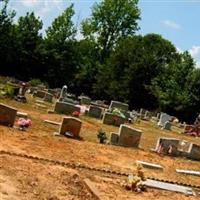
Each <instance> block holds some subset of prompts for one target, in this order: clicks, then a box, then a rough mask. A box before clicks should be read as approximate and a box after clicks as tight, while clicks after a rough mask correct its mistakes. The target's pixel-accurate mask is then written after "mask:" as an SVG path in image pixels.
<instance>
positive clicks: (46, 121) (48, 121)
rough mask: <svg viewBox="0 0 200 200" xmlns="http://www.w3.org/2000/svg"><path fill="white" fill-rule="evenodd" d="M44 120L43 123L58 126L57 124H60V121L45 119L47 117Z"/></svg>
mask: <svg viewBox="0 0 200 200" xmlns="http://www.w3.org/2000/svg"><path fill="white" fill-rule="evenodd" d="M44 122H45V123H48V124H53V125H58V126H59V125H61V123H60V122H56V121H51V120H47V119H46V120H44Z"/></svg>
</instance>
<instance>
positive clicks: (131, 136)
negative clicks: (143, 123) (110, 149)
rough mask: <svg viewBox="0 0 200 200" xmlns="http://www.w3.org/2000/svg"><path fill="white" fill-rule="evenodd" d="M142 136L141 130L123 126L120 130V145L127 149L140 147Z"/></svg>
mask: <svg viewBox="0 0 200 200" xmlns="http://www.w3.org/2000/svg"><path fill="white" fill-rule="evenodd" d="M141 135H142V131H141V130H138V129H135V128H132V127H130V126H126V125H121V126H120V129H119V145H121V146H126V147H138V146H139V144H140V138H141Z"/></svg>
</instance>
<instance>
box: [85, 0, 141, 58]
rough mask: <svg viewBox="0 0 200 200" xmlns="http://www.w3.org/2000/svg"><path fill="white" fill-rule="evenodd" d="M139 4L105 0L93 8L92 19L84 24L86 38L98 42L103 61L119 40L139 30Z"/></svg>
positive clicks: (130, 0) (119, 0) (125, 0)
mask: <svg viewBox="0 0 200 200" xmlns="http://www.w3.org/2000/svg"><path fill="white" fill-rule="evenodd" d="M137 4H138V0H103V1H102V2H100V3H99V4H97V3H96V4H95V5H94V6H93V8H92V15H91V17H90V18H88V19H86V20H84V21H83V22H82V33H83V35H84V37H85V38H90V39H93V40H96V41H97V43H98V45H99V47H100V49H102V59H103V60H104V57H108V55H109V52H110V50H111V49H112V48H113V47H114V46H115V44H116V42H117V41H118V40H119V39H121V38H125V37H127V36H130V35H133V34H134V33H135V32H136V31H137V30H138V24H137V20H138V19H140V11H139V9H138V7H137Z"/></svg>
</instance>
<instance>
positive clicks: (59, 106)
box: [54, 101, 128, 126]
mask: <svg viewBox="0 0 200 200" xmlns="http://www.w3.org/2000/svg"><path fill="white" fill-rule="evenodd" d="M116 107H117V108H120V110H122V111H123V112H124V113H126V114H125V116H126V115H128V104H123V103H121V102H117V101H112V102H111V104H110V107H109V109H108V110H107V111H105V109H104V108H102V107H101V106H98V105H90V106H89V110H88V112H87V115H88V116H90V117H94V118H97V119H102V118H103V123H104V124H108V125H115V126H120V125H121V124H124V123H125V121H126V120H127V117H122V116H120V115H117V114H113V113H111V112H110V111H111V110H112V108H116ZM80 109H81V108H80V106H78V105H75V104H73V103H71V102H60V101H57V102H56V104H55V107H54V112H56V113H60V114H72V113H73V112H75V111H77V112H80Z"/></svg>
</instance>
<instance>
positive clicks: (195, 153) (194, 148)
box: [188, 143, 200, 160]
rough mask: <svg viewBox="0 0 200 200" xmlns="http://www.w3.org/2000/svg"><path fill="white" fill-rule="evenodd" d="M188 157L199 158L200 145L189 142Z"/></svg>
mask: <svg viewBox="0 0 200 200" xmlns="http://www.w3.org/2000/svg"><path fill="white" fill-rule="evenodd" d="M188 158H190V159H192V160H200V145H197V144H193V143H191V145H190V149H189V153H188Z"/></svg>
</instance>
